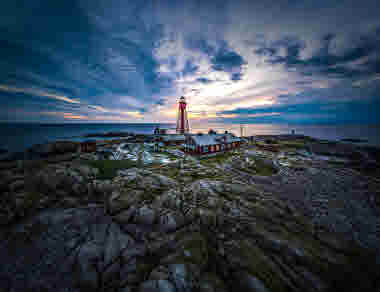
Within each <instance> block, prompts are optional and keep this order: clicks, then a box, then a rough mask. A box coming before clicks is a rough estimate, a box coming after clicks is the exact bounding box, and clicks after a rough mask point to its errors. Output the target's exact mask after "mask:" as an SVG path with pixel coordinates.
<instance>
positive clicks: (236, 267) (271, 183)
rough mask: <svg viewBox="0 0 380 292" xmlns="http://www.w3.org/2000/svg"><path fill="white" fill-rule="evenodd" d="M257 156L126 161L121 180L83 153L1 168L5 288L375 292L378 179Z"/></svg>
mask: <svg viewBox="0 0 380 292" xmlns="http://www.w3.org/2000/svg"><path fill="white" fill-rule="evenodd" d="M258 154H259V153H258V152H250V153H246V154H244V153H240V154H239V155H233V157H232V158H228V159H227V160H225V161H220V162H218V161H216V162H214V163H213V164H207V163H204V164H199V162H198V161H190V162H186V161H185V162H183V163H182V164H180V163H176V164H173V165H170V166H168V165H166V166H164V167H157V168H154V167H152V168H147V167H146V166H145V167H141V168H136V167H134V168H127V169H122V170H119V171H118V174H117V176H116V177H115V178H113V179H112V180H111V179H110V180H100V179H99V177H98V175H99V172H98V170H97V169H96V168H93V167H90V166H87V165H84V164H81V163H79V162H78V161H75V160H74V161H70V162H62V161H61V162H58V163H48V164H46V165H45V164H43V165H41V166H39V167H40V168H37V167H36V166H35V168H34V169H33V171H26V170H25V169H24V170H23V171H20V169H19V168H15V169H13V168H12V169H9V170H3V171H1V172H0V175H1V178H2V181H5V182H6V183H4V184H1V185H0V187H1V188H2V190H3V194H2V195H1V197H0V199H1V204H0V206H1V207H0V219H1V222H2V229H1V232H0V258H1V261H2V262H1V265H0V288H2V289H3V290H5V291H56V292H59V291H73V292H81V291H117V292H119V291H120V292H127V291H131V292H135V291H143V292H145V291H173V292H179V291H202V292H209V291H214V292H216V291H218V292H219V291H221V292H229V291H377V290H378V289H379V288H380V282H379V280H378V279H380V273H379V271H380V269H379V267H380V261H379V254H376V249H375V248H372V247H373V246H371V245H370V244H368V245H366V244H360V243H361V242H363V243H365V242H367V241H368V242H370V236H374V242H377V241H376V239H377V237H376V234H372V233H371V232H370V231H371V228H372V225H371V224H372V222H375V221H376V218H377V217H376V215H375V214H374V213H371V212H372V209H370V207H368V206H367V205H366V204H367V203H365V200H364V199H363V196H364V193H360V191H361V190H364V189H365V190H368V192H370V191H371V190H372V188H373V184H374V182H372V181H370V180H365V177H363V176H360V174H359V173H356V172H354V171H351V170H347V169H343V170H342V169H339V168H336V167H334V166H331V165H329V164H328V163H327V162H321V161H318V162H313V161H312V160H310V158H309V157H304V158H302V157H300V158H299V161H296V162H297V163H299V164H302V167H303V168H304V169H303V170H296V169H294V168H293V167H290V166H286V164H281V163H277V162H278V161H280V160H287V159H285V158H287V157H283V156H282V158H278V157H277V156H274V154H273V153H271V154H270V155H271V156H269V155H268V156H267V157H265V155H264V154H265V153H261V154H260V155H258ZM246 158H248V159H246ZM269 158H271V159H269ZM302 159H304V160H302ZM289 161H290V163H295V162H294V161H292V160H291V159H289ZM261 167H265V168H266V167H268V168H269V167H270V168H275V170H276V171H275V173H274V174H272V173H267V174H266V175H264V173H263V172H262V171H261V172H260V168H261ZM197 170H198V173H197ZM185 178H186V179H185ZM322 182H323V183H322ZM353 182H357V185H358V186H356V187H354V186H353V185H354V184H353ZM358 182H360V183H358ZM322 185H323V186H324V187H325V188H326V189H323V188H322V187H321V186H322ZM348 186H351V188H352V190H349V189H348ZM359 187H360V188H361V189H360V188H359ZM327 188H328V189H327ZM321 190H322V191H321ZM337 192H341V193H342V196H344V198H345V200H344V201H342V200H341V198H340V197H339V196H338V195H336V193H337ZM376 194H377V193H376ZM372 195H373V194H372ZM355 196H356V198H358V199H360V203H359V202H355V200H354V199H355ZM322 199H323V200H322ZM303 204H304V205H303ZM325 206H328V208H327V211H328V212H329V213H330V214H327V215H324V214H322V215H321V214H320V215H318V216H319V217H318V216H317V214H319V213H318V212H319V211H320V210H322V209H324V208H325ZM314 208H315V209H314ZM317 210H318V212H317ZM346 210H351V211H352V212H353V213H352V218H349V217H348V216H346V213H345V212H346ZM361 214H365V215H366V218H367V219H368V220H367V221H362V219H361V218H359V215H361ZM343 215H345V216H346V217H344V218H343V217H342V216H343ZM324 216H325V217H324ZM318 218H319V219H318ZM326 218H328V219H329V222H330V223H331V222H334V224H335V225H334V228H335V227H336V229H330V226H329V225H328V224H325V221H324V220H326ZM342 218H343V219H342ZM359 219H360V220H359ZM334 220H335V221H334ZM339 220H343V221H349V222H351V221H352V222H356V223H358V224H359V225H358V226H360V227H361V229H359V231H360V232H366V234H364V236H363V234H362V233H355V232H359V231H358V230H356V228H355V227H356V225H355V224H352V229H349V226H348V225H344V223H343V222H342V221H339ZM355 220H357V221H355ZM370 225H371V228H369V226H370ZM347 226H348V227H347ZM343 227H345V228H347V231H348V232H347V233H350V232H351V233H353V234H355V236H356V237H357V238H352V239H351V238H350V237H347V236H346V235H345V233H344V232H341V229H339V228H343ZM365 236H367V237H365ZM356 239H357V240H356Z"/></svg>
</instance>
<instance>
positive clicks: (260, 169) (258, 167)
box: [249, 159, 277, 176]
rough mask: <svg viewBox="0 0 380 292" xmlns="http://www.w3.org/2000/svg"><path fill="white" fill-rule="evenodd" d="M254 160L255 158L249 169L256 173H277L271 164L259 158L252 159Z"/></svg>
mask: <svg viewBox="0 0 380 292" xmlns="http://www.w3.org/2000/svg"><path fill="white" fill-rule="evenodd" d="M254 160H255V164H254V165H253V166H251V167H250V168H249V169H252V170H254V171H255V172H256V174H258V175H262V176H270V175H273V174H275V173H277V170H276V169H275V168H274V167H273V166H271V165H269V164H267V163H265V162H264V161H262V160H261V159H254Z"/></svg>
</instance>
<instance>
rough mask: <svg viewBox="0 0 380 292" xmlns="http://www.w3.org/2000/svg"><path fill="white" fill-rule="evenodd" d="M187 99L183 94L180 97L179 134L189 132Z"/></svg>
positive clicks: (177, 129)
mask: <svg viewBox="0 0 380 292" xmlns="http://www.w3.org/2000/svg"><path fill="white" fill-rule="evenodd" d="M186 105H187V103H186V100H185V98H184V97H183V96H181V98H180V99H179V103H178V113H177V128H176V132H177V134H185V133H189V120H188V119H187V111H186Z"/></svg>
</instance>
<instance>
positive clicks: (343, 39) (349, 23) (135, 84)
mask: <svg viewBox="0 0 380 292" xmlns="http://www.w3.org/2000/svg"><path fill="white" fill-rule="evenodd" d="M22 2H23V5H21V6H20V5H18V3H19V2H17V1H16V2H14V1H13V2H12V1H8V2H7V3H6V4H4V5H3V9H2V10H1V11H0V78H1V80H2V85H0V93H1V95H0V105H1V107H2V108H3V109H9V111H8V113H6V114H5V111H4V110H3V111H2V112H1V113H0V118H1V119H3V120H4V119H7V120H12V119H14V120H16V119H17V120H19V119H21V117H22V115H21V112H24V113H25V119H26V120H27V119H28V117H29V118H30V119H33V120H37V121H38V113H41V112H57V113H58V112H59V113H61V114H60V115H50V116H49V115H40V117H39V118H40V119H41V121H46V120H49V121H50V120H53V119H57V120H60V121H61V120H62V119H64V116H63V113H66V114H67V113H71V114H72V115H73V116H80V117H85V118H86V119H82V120H86V121H132V122H133V121H143V120H144V121H147V122H153V121H154V122H158V121H165V122H166V121H169V122H170V121H171V122H175V114H174V115H172V112H173V109H174V108H175V106H176V102H177V99H178V97H179V96H181V95H185V96H186V98H187V100H188V102H189V108H190V109H191V110H192V111H193V112H194V116H195V115H196V114H195V112H198V113H199V112H202V115H198V116H197V118H198V119H205V121H206V120H207V119H208V120H211V119H218V121H220V122H229V121H230V120H231V121H237V120H239V119H248V120H246V121H250V122H257V121H259V120H260V121H266V122H274V121H275V122H286V121H287V120H289V121H292V122H294V121H295V120H296V121H297V122H305V123H308V122H311V121H322V122H326V121H329V122H334V121H337V122H341V121H343V120H345V121H347V122H349V121H352V120H358V118H356V117H354V115H353V114H352V111H351V110H347V108H345V107H337V106H336V104H337V103H338V102H339V103H340V104H346V105H348V104H350V103H352V102H355V103H356V104H357V110H358V111H359V112H358V113H357V115H358V116H367V114H368V112H370V114H369V116H370V117H371V120H372V121H374V115H373V114H372V113H373V111H375V109H373V108H371V109H370V110H368V109H367V108H366V106H367V105H369V104H370V105H371V106H373V105H375V104H376V103H375V101H376V100H378V99H380V96H379V94H378V92H380V91H379V87H380V85H379V79H378V74H380V61H379V60H380V54H379V51H380V29H379V28H380V20H379V17H378V15H379V13H380V8H379V6H378V3H377V1H375V0H363V1H360V2H358V1H353V0H344V1H343V2H342V3H340V4H339V5H335V4H331V1H328V0H321V1H318V2H315V1H285V0H279V1H277V2H271V1H269V2H268V3H266V4H265V5H263V4H262V3H260V2H258V1H239V0H238V1H229V0H226V1H203V2H202V1H192V0H189V1H182V2H178V3H175V4H173V3H172V1H168V0H162V1H160V5H157V4H156V3H155V2H154V1H144V2H138V1H122V0H111V1H108V2H107V1H105V0H94V1H88V0H84V1H76V2H75V3H74V2H72V1H66V2H62V1H61V2H59V3H58V2H54V1H50V2H49V3H44V5H43V6H41V5H40V4H39V2H38V1H37V2H36V1H22ZM313 103H314V104H315V105H317V104H318V103H320V104H328V107H329V108H332V107H333V106H336V108H337V110H336V112H334V113H329V115H328V117H326V116H324V113H323V110H322V109H320V108H318V107H315V112H314V113H313V112H312V108H310V109H309V108H308V107H307V106H299V107H298V108H297V105H300V104H313ZM330 103H331V104H330ZM275 106H296V108H297V111H296V112H286V110H285V109H284V108H280V110H279V111H277V110H274V109H273V108H272V107H275ZM263 107H267V108H269V109H268V112H264V113H260V112H252V113H249V114H247V113H244V112H237V113H229V114H228V113H224V114H219V115H218V114H217V113H219V112H223V111H233V110H238V109H242V108H263ZM16 109H17V110H16ZM271 113H281V114H280V115H272V116H271V115H270V114H271ZM344 114H346V115H347V118H346V119H343V118H342V115H344ZM248 115H250V116H248ZM257 115H265V116H257ZM302 115H307V116H308V117H309V119H310V121H309V120H308V119H307V118H306V117H305V116H302ZM351 116H352V119H351V118H348V117H351ZM378 116H380V115H378ZM295 117H298V118H297V119H295ZM301 117H303V118H301ZM67 120H68V119H67ZM82 120H81V121H82ZM359 120H360V119H359ZM361 121H365V119H364V118H363V119H362V120H361Z"/></svg>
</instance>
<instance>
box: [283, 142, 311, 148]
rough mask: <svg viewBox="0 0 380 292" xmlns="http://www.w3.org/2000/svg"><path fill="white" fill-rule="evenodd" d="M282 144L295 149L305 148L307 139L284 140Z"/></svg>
mask: <svg viewBox="0 0 380 292" xmlns="http://www.w3.org/2000/svg"><path fill="white" fill-rule="evenodd" d="M280 145H281V146H283V147H287V148H293V149H304V148H306V145H305V141H303V140H294V141H284V142H281V143H280Z"/></svg>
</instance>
